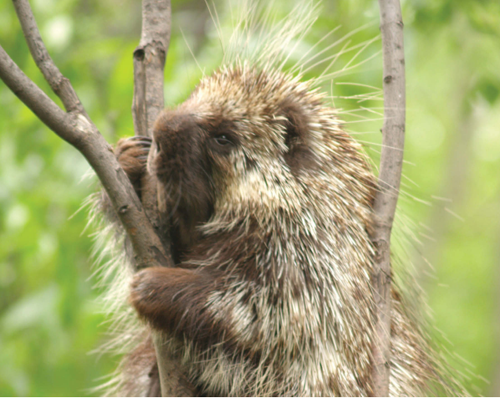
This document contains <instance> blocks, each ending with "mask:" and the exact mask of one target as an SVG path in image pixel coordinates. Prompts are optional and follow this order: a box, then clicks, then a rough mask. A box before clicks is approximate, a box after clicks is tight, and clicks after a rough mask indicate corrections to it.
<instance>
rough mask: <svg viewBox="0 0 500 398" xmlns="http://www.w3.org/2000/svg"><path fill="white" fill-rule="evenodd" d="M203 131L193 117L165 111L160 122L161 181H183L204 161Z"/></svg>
mask: <svg viewBox="0 0 500 398" xmlns="http://www.w3.org/2000/svg"><path fill="white" fill-rule="evenodd" d="M201 134H202V130H201V129H200V127H199V126H198V125H197V123H196V122H195V118H194V116H193V115H191V114H188V113H181V112H178V111H175V110H174V111H164V112H163V113H162V114H161V115H160V117H159V118H158V120H157V121H156V124H155V128H154V133H153V137H154V142H155V144H156V149H157V156H156V160H155V163H156V173H157V175H158V177H159V178H160V179H162V177H165V178H167V179H168V180H169V181H170V182H181V181H182V180H185V179H186V178H188V174H189V172H192V170H193V169H196V168H197V167H194V166H196V164H197V163H199V161H200V158H201V155H202V153H201V148H200V142H201V141H202V140H201Z"/></svg>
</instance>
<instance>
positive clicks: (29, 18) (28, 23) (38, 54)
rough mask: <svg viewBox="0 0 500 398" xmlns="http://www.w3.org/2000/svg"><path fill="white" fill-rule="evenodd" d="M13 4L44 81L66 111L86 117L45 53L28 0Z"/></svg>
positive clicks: (70, 87) (67, 85)
mask: <svg viewBox="0 0 500 398" xmlns="http://www.w3.org/2000/svg"><path fill="white" fill-rule="evenodd" d="M13 3H14V7H15V9H16V13H17V17H18V19H19V22H20V23H21V27H22V29H23V33H24V37H25V39H26V43H28V47H29V49H30V52H31V55H32V57H33V59H34V60H35V63H36V65H37V66H38V68H40V71H41V72H42V74H43V76H44V77H45V80H47V82H48V83H49V85H50V87H51V88H52V90H53V91H54V92H55V93H56V94H57V96H58V97H59V98H60V99H61V101H62V102H63V104H64V107H65V109H66V111H68V112H72V111H78V112H79V113H81V114H82V115H84V116H87V114H86V112H85V109H83V106H82V104H81V102H80V100H79V98H78V96H77V95H76V93H75V90H73V87H72V86H71V83H70V82H69V80H68V79H67V78H65V77H64V76H63V75H62V73H61V72H60V71H59V69H58V68H57V67H56V66H55V64H54V62H53V61H52V58H51V57H50V55H49V53H48V52H47V49H46V48H45V45H44V43H43V40H42V37H41V36H40V32H39V30H38V26H37V24H36V21H35V18H34V17H33V13H32V11H31V7H30V5H29V2H28V0H13ZM87 118H88V116H87Z"/></svg>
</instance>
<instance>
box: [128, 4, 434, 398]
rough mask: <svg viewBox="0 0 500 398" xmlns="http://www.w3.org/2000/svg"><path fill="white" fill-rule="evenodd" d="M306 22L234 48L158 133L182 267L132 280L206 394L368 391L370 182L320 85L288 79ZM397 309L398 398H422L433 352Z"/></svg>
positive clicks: (168, 214) (158, 159)
mask: <svg viewBox="0 0 500 398" xmlns="http://www.w3.org/2000/svg"><path fill="white" fill-rule="evenodd" d="M297 12H298V11H297ZM311 15H312V14H311ZM301 17H303V13H298V15H295V17H294V18H291V20H295V25H293V24H292V25H290V24H289V23H286V22H285V23H283V25H282V29H281V30H280V31H277V32H273V33H272V34H273V35H274V36H273V37H271V38H267V39H262V40H263V41H264V43H266V44H261V46H260V47H259V48H257V49H256V48H255V47H253V46H252V45H251V44H249V43H250V41H249V40H248V37H247V36H242V37H243V39H242V38H235V39H233V42H232V43H233V45H232V48H231V49H228V51H227V52H226V54H225V59H224V62H223V64H222V66H221V67H220V68H219V69H217V70H216V71H215V72H213V73H212V74H210V75H207V76H205V77H203V78H202V80H201V81H200V82H199V84H198V85H197V86H196V88H195V89H194V91H193V92H192V94H191V95H190V97H189V98H188V99H187V100H186V101H185V102H183V103H182V104H180V105H179V106H177V107H174V108H172V109H167V110H165V111H164V112H163V113H162V114H161V115H160V117H159V118H158V120H157V121H156V124H155V128H154V137H153V142H152V145H151V149H150V151H149V158H148V162H147V170H148V171H147V172H148V173H150V174H151V175H152V176H154V177H155V178H156V181H157V186H158V203H159V211H160V212H161V213H162V218H163V219H166V220H168V223H169V228H170V235H171V239H172V253H173V258H174V260H175V265H176V266H175V267H174V268H148V269H145V270H143V271H141V272H139V273H138V274H136V275H135V276H134V279H133V282H132V290H131V296H130V297H131V299H130V300H131V302H132V304H133V306H134V308H135V309H136V311H137V312H138V314H139V316H140V318H142V319H143V320H145V321H146V322H147V324H148V325H150V326H151V327H152V328H153V329H155V330H158V331H161V332H162V333H163V335H164V336H165V338H166V339H167V340H168V341H170V342H173V343H172V344H173V345H175V347H176V350H177V351H178V352H180V357H181V358H182V364H183V366H184V367H185V369H186V370H185V372H186V378H187V379H188V380H189V381H190V382H191V383H192V384H193V385H195V386H196V388H197V389H198V391H200V393H201V394H204V395H238V396H239V395H255V396H263V395H289V396H290V395H308V396H318V395H321V396H333V395H335V396H338V395H349V396H350V395H357V396H365V395H369V394H370V393H371V385H370V367H371V347H372V344H373V342H374V341H375V333H374V330H373V316H374V315H373V313H374V311H373V309H374V298H373V293H372V290H371V283H370V278H371V272H372V264H373V256H374V250H373V247H372V244H371V242H370V238H369V232H370V229H371V222H372V221H371V220H372V201H373V195H374V191H375V178H374V176H373V173H372V171H371V170H370V168H369V166H368V164H367V162H366V159H365V156H364V155H363V154H362V151H361V148H360V145H359V144H357V143H356V142H355V141H354V140H353V139H352V138H351V137H350V136H349V135H348V134H347V133H346V132H345V131H344V129H343V126H342V123H341V121H340V120H339V118H338V115H337V112H336V110H335V109H334V108H332V107H331V106H328V105H327V104H326V101H325V97H324V95H323V94H321V93H320V92H319V91H318V89H317V88H316V85H315V83H314V82H304V81H302V80H301V77H300V76H293V75H292V74H289V73H287V72H284V71H282V69H281V65H282V61H283V60H284V59H285V58H286V52H285V49H286V48H287V47H289V45H290V43H291V42H292V38H293V37H295V36H296V35H297V34H298V33H300V32H301V30H303V29H304V28H300V29H299V28H298V23H297V21H298V20H300V19H301ZM307 18H308V19H311V17H310V15H308V17H307ZM307 18H306V19H307ZM275 36H278V37H275ZM394 308H395V311H396V313H395V315H394V319H395V321H394V322H395V324H396V326H395V327H394V331H393V333H396V336H395V337H394V339H395V340H394V341H397V342H398V344H397V347H396V345H394V346H395V348H394V347H393V351H394V353H393V361H394V362H395V363H396V365H397V366H393V370H392V374H391V394H405V395H415V394H416V395H419V394H421V388H422V385H423V383H424V380H425V378H426V375H425V372H426V371H424V368H425V367H426V366H427V365H425V364H424V365H422V363H425V360H426V359H425V355H424V354H423V351H422V349H421V347H419V346H418V344H417V343H416V342H415V341H414V339H413V340H412V336H411V333H410V334H409V333H406V332H405V330H407V329H408V328H409V325H410V321H409V320H407V319H406V318H405V316H404V315H403V312H402V311H400V309H399V307H398V304H397V303H396V304H395V305H394ZM415 369H417V370H415ZM418 369H420V370H418Z"/></svg>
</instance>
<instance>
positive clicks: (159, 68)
mask: <svg viewBox="0 0 500 398" xmlns="http://www.w3.org/2000/svg"><path fill="white" fill-rule="evenodd" d="M170 14H171V7H170V0H143V2H142V34H141V41H140V42H139V45H138V46H137V48H136V49H135V51H134V101H133V104H132V113H133V116H134V130H135V132H136V135H147V136H149V137H151V136H152V129H153V124H154V122H155V121H156V118H157V117H158V115H159V113H160V112H161V111H162V110H163V80H164V76H163V68H164V66H165V59H166V56H167V52H168V46H169V43H170V25H171V23H170Z"/></svg>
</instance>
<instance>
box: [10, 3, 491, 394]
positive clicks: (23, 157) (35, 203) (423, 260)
mask: <svg viewBox="0 0 500 398" xmlns="http://www.w3.org/2000/svg"><path fill="white" fill-rule="evenodd" d="M293 3H299V2H298V1H297V2H293ZM290 6H291V5H290V2H286V1H275V2H274V5H273V7H275V8H276V11H277V13H278V14H280V13H282V14H283V15H285V13H286V9H289V7H290ZM403 6H404V8H403V17H404V20H405V24H406V29H405V34H406V57H407V84H408V89H407V95H408V121H407V129H408V135H407V137H408V140H407V145H406V155H405V156H406V159H407V160H408V164H407V165H406V166H405V176H406V178H405V179H404V180H403V182H404V183H406V188H405V189H406V192H407V195H404V197H403V198H402V204H401V208H402V212H403V213H405V214H407V215H408V217H407V218H406V217H405V218H403V217H401V220H402V224H404V226H406V227H409V229H410V230H412V231H413V235H414V238H413V239H412V240H413V241H414V244H415V247H416V250H414V251H413V252H411V253H413V260H414V263H415V264H416V266H417V268H418V271H419V275H421V277H420V279H421V280H422V281H423V284H424V286H425V290H426V292H427V294H428V296H429V300H428V301H429V304H430V307H431V308H432V312H433V315H434V321H435V323H436V325H437V326H438V328H439V329H440V330H442V331H443V333H444V335H445V336H447V338H448V339H449V340H450V341H451V342H452V345H451V346H450V345H448V344H447V343H445V347H446V346H447V347H448V348H449V351H450V354H447V355H449V356H450V358H451V360H452V361H453V363H454V365H455V366H457V368H458V370H459V371H461V372H462V373H464V375H465V376H470V381H469V382H467V387H468V388H469V389H470V391H471V393H473V394H476V393H477V392H478V391H480V392H481V393H482V394H490V393H491V394H494V395H499V394H500V390H499V388H500V387H499V386H498V385H497V384H494V386H491V387H490V386H489V385H488V383H487V382H486V381H483V380H482V379H481V378H477V377H475V376H473V375H472V374H477V375H480V376H481V377H484V378H486V379H491V380H497V379H500V376H499V375H500V361H499V358H498V354H497V353H498V352H500V350H499V348H500V347H499V346H500V339H499V338H498V335H499V330H500V299H499V296H498V293H497V292H498V290H500V289H499V287H500V286H499V283H500V267H499V263H500V251H499V250H498V241H499V239H500V221H499V220H500V179H499V177H498V176H499V170H500V109H499V108H500V99H499V93H500V73H499V72H498V71H500V51H498V49H499V48H500V3H499V2H498V1H497V0H481V1H470V0H415V1H411V2H410V1H406V2H404V3H403ZM32 7H33V9H34V12H35V16H36V18H37V22H38V25H39V27H40V30H41V33H42V36H43V38H44V40H45V42H46V44H47V47H48V49H49V52H50V53H51V55H52V57H53V58H54V60H55V62H56V64H57V65H58V66H59V68H60V69H61V71H62V72H63V73H64V74H65V75H66V76H67V77H68V78H69V79H70V80H71V82H72V84H73V86H74V87H75V89H76V91H77V93H78V94H79V96H80V98H81V100H82V102H83V103H84V105H85V107H86V109H87V111H88V112H89V114H90V116H91V117H92V119H93V120H94V121H95V123H96V124H97V125H98V126H99V128H100V130H101V131H102V132H103V133H104V134H105V135H106V138H107V139H108V140H109V141H111V142H114V141H116V140H117V139H118V138H119V137H122V136H127V135H132V134H133V127H132V126H133V125H132V117H131V112H130V107H131V103H132V90H133V86H132V84H133V72H132V52H133V49H134V48H135V46H136V45H137V43H138V40H139V35H140V3H139V2H136V1H133V0H110V1H106V2H102V1H98V0H83V1H76V0H59V1H55V0H33V1H32ZM172 7H173V16H172V21H173V27H172V29H173V31H172V42H171V46H170V50H169V55H168V59H167V68H166V71H165V80H166V86H165V87H166V88H165V94H166V95H165V98H166V103H167V104H168V105H169V106H174V105H175V104H176V103H179V102H180V101H182V100H183V99H185V98H186V97H187V96H188V95H189V92H190V91H191V90H192V88H193V87H194V85H195V84H196V82H197V80H198V79H199V78H200V76H201V75H202V72H201V71H200V70H199V67H198V65H200V66H201V67H202V68H205V73H209V72H210V71H211V70H213V69H214V68H216V67H217V65H218V64H219V62H220V59H221V49H220V45H219V42H218V39H217V37H218V36H217V35H218V33H217V30H216V29H215V27H214V24H213V22H212V19H211V17H210V13H209V12H208V10H207V6H206V4H205V2H203V1H194V0H189V1H187V0H176V1H173V2H172ZM321 7H322V12H321V13H320V17H319V18H318V21H317V22H316V24H315V25H314V28H313V29H312V30H311V32H310V34H309V35H308V36H307V37H306V38H304V39H303V40H301V42H300V43H298V45H297V46H296V48H295V51H294V53H293V55H292V56H291V57H290V65H293V64H294V63H295V62H297V61H300V63H305V62H306V61H310V62H309V65H313V64H315V63H316V61H318V60H322V59H326V58H327V57H329V56H331V55H333V54H335V52H336V51H340V50H341V49H342V48H343V45H345V44H346V43H347V42H349V41H350V42H349V43H348V44H347V47H354V46H357V45H360V44H361V43H363V42H365V41H367V40H371V39H373V38H375V37H376V36H377V35H378V7H377V4H376V2H374V1H368V0H337V1H329V2H325V3H324V4H323V5H322V6H321ZM217 10H218V14H219V17H220V20H221V23H222V25H223V26H224V33H228V32H230V29H231V28H230V27H229V26H227V23H226V16H225V15H226V14H225V13H224V7H223V6H222V5H219V4H217ZM366 24H368V26H365V25H366ZM339 26H340V28H338V30H337V31H336V32H334V33H333V34H332V35H331V36H329V37H327V38H325V39H324V40H323V41H321V42H320V40H321V39H323V38H324V37H325V35H327V34H328V33H329V32H331V31H332V30H333V29H334V28H335V27H339ZM363 26H365V27H364V28H362V29H359V31H357V33H354V34H352V33H353V31H355V30H356V29H358V28H360V27H363ZM181 29H182V32H181ZM345 35H351V36H350V37H349V38H348V39H346V40H345V41H344V42H342V43H341V44H340V45H339V46H336V47H335V48H332V49H330V50H327V51H326V52H325V53H323V55H321V56H319V57H318V58H317V59H312V57H313V56H314V54H317V53H319V52H321V51H322V49H324V48H326V47H327V46H329V45H331V44H332V43H334V42H335V41H336V40H338V39H340V38H341V37H344V36H345ZM0 43H1V44H2V46H3V47H4V48H5V49H6V51H7V52H8V53H9V54H10V55H11V57H12V58H13V59H14V60H15V61H16V62H17V63H18V65H19V66H20V67H21V68H22V69H23V70H24V71H25V72H26V73H27V74H28V76H29V77H30V78H32V79H33V80H34V81H35V82H36V83H37V84H38V85H40V86H41V87H42V88H43V89H45V91H46V92H47V93H49V95H50V96H51V98H53V99H54V100H55V101H58V99H56V98H54V96H53V95H52V94H51V93H50V90H49V88H48V87H47V84H46V83H45V82H44V81H43V78H42V77H41V74H40V73H39V71H38V70H37V68H36V67H35V65H34V63H33V61H32V60H31V58H30V55H29V52H28V50H27V47H26V44H25V43H24V38H23V35H22V32H21V30H20V27H19V24H18V22H17V19H16V16H15V13H14V10H13V6H12V4H10V2H1V3H0ZM317 43H319V44H318V45H317V47H316V48H315V49H313V50H312V51H311V52H310V53H309V55H307V56H306V58H305V59H302V60H301V58H302V57H303V56H304V54H306V53H307V51H308V50H310V49H312V47H313V46H314V45H315V44H317ZM347 47H346V48H347ZM360 48H361V47H358V48H357V49H356V50H353V51H351V52H350V53H347V54H345V55H344V56H340V57H339V58H338V60H337V61H336V63H335V64H334V65H333V66H332V68H331V72H335V71H339V70H341V69H342V68H344V67H346V66H347V67H349V65H353V64H356V63H357V62H360V61H363V60H368V59H369V58H370V57H372V56H375V58H374V59H373V60H372V61H367V62H365V63H363V64H362V65H359V66H358V67H357V68H354V69H352V70H350V69H349V70H346V71H344V72H343V73H342V74H340V76H337V75H334V76H333V77H334V80H333V83H332V84H331V85H330V84H326V85H325V90H326V91H328V92H330V91H331V90H332V89H333V94H334V96H335V98H333V99H332V100H333V101H334V103H335V105H336V106H337V107H340V108H342V111H341V112H342V117H343V118H344V119H346V121H347V126H348V128H349V129H350V130H351V131H352V133H353V134H354V135H355V137H356V138H358V139H359V140H360V141H361V142H363V143H365V144H366V149H367V152H368V153H369V154H370V155H371V156H373V157H374V159H376V158H377V152H379V149H380V148H379V146H378V144H379V142H380V139H379V136H380V133H379V129H380V127H381V120H376V119H380V117H381V116H380V115H379V114H378V113H380V112H381V110H380V107H381V106H382V102H381V101H380V91H379V90H378V89H377V88H378V87H381V56H377V51H378V50H379V48H380V43H379V42H375V43H373V44H370V45H369V46H367V48H366V49H365V50H364V51H363V52H362V53H361V54H360V55H359V56H358V58H356V60H354V61H353V62H352V63H351V64H349V62H350V61H351V59H352V58H353V56H354V55H355V54H356V52H357V51H358V50H359V49H360ZM192 53H193V54H194V57H195V58H196V61H195V59H194V57H193V55H192ZM329 63H330V60H328V61H326V62H324V63H322V64H319V65H317V66H316V67H313V68H311V69H310V70H309V71H306V73H305V77H306V78H310V77H314V76H318V75H320V74H321V73H322V72H323V70H324V68H325V67H326V66H327V65H328V64H329ZM345 83H354V84H345ZM368 86H370V87H368ZM371 87H375V88H371ZM345 97H350V98H345ZM0 105H1V106H0V159H1V166H0V395H42V396H43V395H87V394H91V392H90V389H91V388H92V387H94V386H96V385H97V384H99V380H98V378H100V377H103V376H105V375H107V374H109V373H110V372H111V371H112V370H113V368H114V366H115V359H114V358H110V357H108V356H102V357H100V356H99V355H96V354H91V355H89V354H88V353H89V352H91V351H92V350H95V349H98V347H99V345H100V344H102V343H103V342H104V341H105V339H106V335H105V331H106V325H105V324H104V325H103V322H105V319H104V317H103V316H102V315H101V307H100V304H99V302H98V301H96V300H95V298H96V296H97V295H98V293H99V289H95V290H93V289H92V281H91V280H89V278H90V275H91V273H92V270H91V264H92V260H91V245H92V239H91V238H89V237H88V236H91V235H92V233H93V232H94V231H93V230H92V227H89V228H87V229H85V226H86V211H85V210H82V211H78V210H79V209H80V207H81V206H82V203H83V202H84V200H85V198H86V197H87V196H88V195H89V194H90V193H91V192H93V191H94V190H95V189H96V187H95V184H94V182H93V181H92V180H89V179H84V178H83V177H84V175H85V174H86V173H87V171H88V170H89V167H88V165H87V164H86V163H85V161H84V159H83V158H82V157H81V156H80V154H79V153H77V151H76V150H74V149H73V148H72V147H70V146H69V145H67V144H66V143H64V142H62V141H61V140H60V139H59V138H58V137H56V136H55V135H54V134H53V133H52V132H50V131H49V130H48V129H47V128H46V127H45V126H44V125H42V124H41V123H40V122H39V121H38V120H37V118H36V117H35V116H34V115H33V114H32V113H31V112H30V111H29V110H27V108H26V107H24V105H22V104H21V103H20V102H19V100H18V99H17V98H16V97H14V95H12V93H10V92H9V90H8V89H7V88H6V87H5V86H4V85H3V83H0ZM360 107H367V108H370V109H371V110H370V111H362V112H360ZM366 119H374V120H371V121H367V120H366ZM375 163H378V162H377V160H375ZM440 198H444V199H440ZM423 202H425V203H431V205H430V206H428V205H426V204H425V203H423ZM454 214H458V216H454ZM408 220H414V221H415V222H416V225H415V226H412V224H411V222H410V221H408ZM429 230H430V231H429ZM83 231H85V232H83ZM409 250H410V251H411V250H412V249H409ZM428 263H431V264H432V266H433V268H435V271H432V270H430V267H429V265H428ZM427 275H431V277H427ZM436 338H440V337H439V336H437V337H436ZM459 357H463V358H465V359H466V360H467V361H468V362H470V363H471V364H473V365H472V366H471V365H466V364H464V362H463V361H462V360H460V359H458V358H459ZM476 388H477V390H476ZM493 388H496V389H493Z"/></svg>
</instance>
